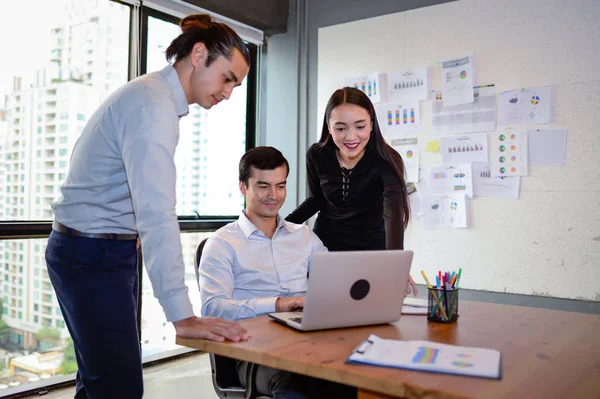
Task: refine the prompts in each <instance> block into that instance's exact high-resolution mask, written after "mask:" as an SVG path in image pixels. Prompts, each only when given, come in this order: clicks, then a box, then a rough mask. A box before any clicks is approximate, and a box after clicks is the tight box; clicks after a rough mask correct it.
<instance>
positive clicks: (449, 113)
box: [431, 84, 496, 135]
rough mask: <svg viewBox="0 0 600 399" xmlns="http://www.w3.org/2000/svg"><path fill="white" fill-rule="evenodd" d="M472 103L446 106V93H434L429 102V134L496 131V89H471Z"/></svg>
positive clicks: (482, 87) (492, 87) (488, 86)
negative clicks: (432, 98) (433, 97)
mask: <svg viewBox="0 0 600 399" xmlns="http://www.w3.org/2000/svg"><path fill="white" fill-rule="evenodd" d="M472 90H473V97H474V99H475V100H474V101H473V102H472V103H469V104H460V105H455V106H448V104H447V102H446V93H444V94H443V95H442V94H441V93H436V95H435V99H434V100H433V101H432V102H431V133H432V134H435V135H441V134H452V133H461V134H462V133H475V132H492V131H494V130H495V129H496V87H495V86H494V85H493V84H492V85H486V86H476V87H473V89H472Z"/></svg>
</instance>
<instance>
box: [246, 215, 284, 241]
mask: <svg viewBox="0 0 600 399" xmlns="http://www.w3.org/2000/svg"><path fill="white" fill-rule="evenodd" d="M238 226H240V229H241V230H242V233H243V234H244V237H246V239H248V238H250V236H251V235H252V233H254V232H255V231H259V230H258V227H256V226H255V225H254V223H252V222H251V221H250V219H248V216H246V211H245V210H243V211H242V212H241V213H240V217H239V218H238ZM282 227H285V229H286V230H287V231H289V232H290V233H291V232H292V230H291V228H290V226H288V222H286V220H285V219H284V218H282V217H281V215H279V214H277V230H279V229H280V228H282Z"/></svg>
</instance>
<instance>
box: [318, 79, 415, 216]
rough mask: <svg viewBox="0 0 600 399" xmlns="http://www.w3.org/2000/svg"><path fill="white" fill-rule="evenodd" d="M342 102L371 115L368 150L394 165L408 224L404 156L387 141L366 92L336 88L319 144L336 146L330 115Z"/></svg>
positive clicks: (327, 108) (324, 120)
mask: <svg viewBox="0 0 600 399" xmlns="http://www.w3.org/2000/svg"><path fill="white" fill-rule="evenodd" d="M342 104H354V105H358V106H359V107H362V108H364V109H365V110H366V111H367V112H368V113H369V116H370V117H371V123H372V124H373V128H372V129H371V136H370V138H369V142H368V143H367V151H368V150H374V151H375V153H376V154H377V155H378V156H379V157H380V158H382V159H383V160H385V161H386V162H387V163H388V164H390V165H391V166H392V168H393V169H394V172H396V174H397V175H398V178H399V179H400V182H401V184H402V197H403V199H404V201H403V204H402V207H403V208H404V226H405V227H406V226H407V225H408V221H409V219H410V208H409V205H408V193H407V191H406V182H405V180H404V162H402V157H401V156H400V154H398V152H397V151H396V150H394V149H393V148H392V147H391V146H390V145H389V144H388V143H386V141H385V139H384V138H383V135H382V134H381V129H380V128H379V123H378V122H377V115H376V114H375V107H373V103H372V102H371V100H370V99H369V97H367V95H366V94H365V93H363V92H362V91H360V90H358V89H355V88H354V87H344V88H343V89H338V90H336V91H335V92H334V93H333V94H332V95H331V98H330V99H329V102H327V107H325V116H324V118H323V129H322V130H321V138H320V139H319V144H321V145H322V146H335V143H334V142H333V139H331V135H330V134H329V126H328V123H329V117H330V116H331V111H333V110H334V109H335V108H336V107H338V106H340V105H342Z"/></svg>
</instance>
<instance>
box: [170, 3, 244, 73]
mask: <svg viewBox="0 0 600 399" xmlns="http://www.w3.org/2000/svg"><path fill="white" fill-rule="evenodd" d="M179 26H181V32H182V33H181V34H180V35H179V36H177V37H176V38H175V39H174V40H173V41H172V42H171V44H170V45H169V47H167V51H166V53H165V54H166V57H167V61H171V59H172V58H173V57H175V63H177V62H178V61H179V60H182V59H183V58H185V57H187V56H188V55H189V54H190V53H191V51H192V49H193V48H194V45H195V44H196V43H198V42H202V43H204V45H205V46H206V50H207V51H208V57H207V58H206V66H207V67H208V66H210V64H212V62H213V61H214V60H215V59H217V58H218V57H219V56H221V55H222V56H223V57H225V58H227V59H228V60H230V59H231V54H232V53H233V49H234V48H236V49H238V50H239V51H240V53H242V56H243V57H244V59H245V60H246V64H248V65H250V52H249V51H248V47H246V44H245V43H244V41H243V40H242V39H241V38H240V37H239V36H238V34H237V33H235V31H234V30H233V29H231V28H230V27H229V26H227V25H225V24H223V23H220V22H215V20H214V19H213V17H211V16H210V15H208V14H193V15H188V16H187V17H185V18H184V19H182V20H181V22H180V23H179Z"/></svg>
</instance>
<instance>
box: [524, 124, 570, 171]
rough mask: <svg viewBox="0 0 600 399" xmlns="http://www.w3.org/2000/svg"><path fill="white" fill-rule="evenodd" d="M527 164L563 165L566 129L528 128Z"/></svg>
mask: <svg viewBox="0 0 600 399" xmlns="http://www.w3.org/2000/svg"><path fill="white" fill-rule="evenodd" d="M528 136H529V147H528V148H529V165H539V166H563V165H564V164H565V154H566V151H567V129H529V131H528Z"/></svg>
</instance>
